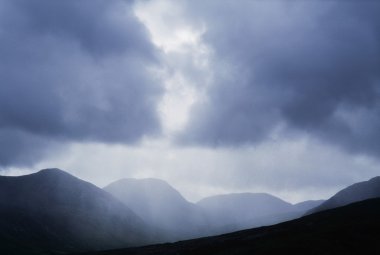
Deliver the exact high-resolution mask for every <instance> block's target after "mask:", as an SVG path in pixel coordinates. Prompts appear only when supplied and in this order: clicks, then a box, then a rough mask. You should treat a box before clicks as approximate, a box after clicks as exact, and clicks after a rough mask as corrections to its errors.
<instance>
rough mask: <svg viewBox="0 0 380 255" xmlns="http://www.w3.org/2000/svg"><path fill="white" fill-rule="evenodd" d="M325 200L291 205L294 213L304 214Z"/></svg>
mask: <svg viewBox="0 0 380 255" xmlns="http://www.w3.org/2000/svg"><path fill="white" fill-rule="evenodd" d="M325 201H326V200H307V201H303V202H300V203H297V204H294V205H293V208H294V210H295V211H301V212H306V211H308V210H310V209H312V208H315V207H317V206H319V205H321V204H322V203H323V202H325Z"/></svg>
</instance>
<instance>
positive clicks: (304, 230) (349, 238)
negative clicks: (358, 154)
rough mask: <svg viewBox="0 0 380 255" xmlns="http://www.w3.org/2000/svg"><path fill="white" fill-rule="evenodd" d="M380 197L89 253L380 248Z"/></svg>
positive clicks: (348, 253) (221, 254) (242, 254)
mask: <svg viewBox="0 0 380 255" xmlns="http://www.w3.org/2000/svg"><path fill="white" fill-rule="evenodd" d="M379 215H380V198H376V199H370V200H365V201H361V202H357V203H354V204H350V205H347V206H344V207H339V208H335V209H332V210H327V211H323V212H319V213H316V214H312V215H308V216H305V217H302V218H300V219H296V220H292V221H288V222H284V223H280V224H277V225H273V226H268V227H261V228H255V229H249V230H243V231H239V232H234V233H230V234H225V235H220V236H213V237H206V238H200V239H194V240H188V241H182V242H177V243H172V244H158V245H151V246H146V247H138V248H129V249H121V250H114V251H103V252H96V253H88V254H87V255H153V254H154V255H161V254H162V255H163V254H165V255H193V254H194V255H206V254H207V255H225V254H239V255H248V254H255V255H264V254H265V255H268V254H292V255H298V254H313V255H325V254H342V255H343V254H344V255H354V254H355V255H356V254H380V246H379V245H378V243H379V240H380V231H379V230H380V217H379Z"/></svg>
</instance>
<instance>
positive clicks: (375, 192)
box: [308, 176, 380, 214]
mask: <svg viewBox="0 0 380 255" xmlns="http://www.w3.org/2000/svg"><path fill="white" fill-rule="evenodd" d="M376 197H380V176H377V177H374V178H372V179H370V180H368V181H364V182H358V183H355V184H353V185H351V186H348V187H347V188H344V189H342V190H341V191H339V192H338V193H336V194H335V195H334V196H332V197H331V198H330V199H328V200H327V201H325V202H324V203H322V204H321V205H319V206H317V207H316V208H313V209H311V210H309V211H308V214H311V213H315V212H319V211H324V210H327V209H331V208H336V207H340V206H344V205H347V204H350V203H354V202H357V201H362V200H366V199H370V198H376Z"/></svg>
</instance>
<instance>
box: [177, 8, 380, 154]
mask: <svg viewBox="0 0 380 255" xmlns="http://www.w3.org/2000/svg"><path fill="white" fill-rule="evenodd" d="M186 8H187V10H188V13H189V17H190V19H191V20H193V21H194V22H197V23H198V24H199V26H201V25H204V26H205V27H206V29H205V33H204V34H203V37H202V39H203V41H204V42H205V43H206V44H207V45H208V46H209V47H210V48H211V49H212V52H213V54H212V55H211V59H210V61H211V64H210V66H211V71H212V73H213V81H212V83H211V85H209V88H208V89H207V95H208V98H207V100H205V101H201V102H199V103H198V104H197V105H195V107H194V109H193V111H192V116H191V118H190V121H189V123H188V126H187V128H186V130H185V132H184V135H183V137H184V138H183V140H185V141H186V142H189V143H195V144H203V145H208V146H210V145H211V146H215V145H216V146H231V145H232V146H240V145H242V144H256V143H259V142H262V141H265V140H268V139H274V138H273V137H276V135H278V134H281V135H285V136H286V135H291V134H294V133H299V134H303V135H311V136H313V137H316V138H318V139H321V141H325V142H328V143H331V144H334V145H338V146H339V147H341V148H344V149H345V150H347V151H351V152H356V153H365V154H370V155H375V156H380V145H379V143H378V141H379V140H380V118H379V116H380V16H379V15H378V14H379V13H380V3H379V2H377V1H239V3H237V2H234V1H207V2H204V1H198V2H197V4H194V2H193V1H191V2H188V3H187V6H186Z"/></svg>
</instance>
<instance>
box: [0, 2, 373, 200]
mask: <svg viewBox="0 0 380 255" xmlns="http://www.w3.org/2000/svg"><path fill="white" fill-rule="evenodd" d="M379 13H380V2H378V1H375V0H374V1H371V0H366V1H355V0H348V1H340V0H339V1H338V0H337V1H333V0H331V1H301V0H299V1H298V0H294V1H276V0H270V1H259V0H257V1H255V0H239V1H232V0H207V1H200V0H176V1H174V0H135V1H132V0H130V1H128V0H81V1H77V0H67V1H58V0H56V1H55V0H54V1H52V0H33V1H30V0H0V56H1V57H0V174H2V175H22V174H28V173H32V172H35V171H38V170H40V169H43V168H52V167H57V168H60V169H63V170H65V171H67V172H69V173H72V174H74V175H75V176H77V177H79V178H82V179H84V180H87V181H90V182H93V183H94V184H96V185H98V186H99V187H103V186H105V185H107V184H109V183H110V182H112V181H115V180H117V179H120V178H124V177H133V178H146V177H155V178H160V179H163V180H166V181H167V182H169V183H170V184H171V185H172V186H173V187H175V188H176V189H178V190H179V191H180V192H181V193H182V194H183V195H184V196H185V198H187V199H188V200H190V201H197V200H199V199H201V198H203V197H206V196H210V195H215V194H221V193H232V192H267V193H271V194H273V195H276V196H278V197H280V198H282V199H285V200H287V201H290V202H299V201H303V200H308V199H320V198H328V197H329V196H331V195H333V194H334V193H336V192H337V191H338V190H340V189H341V188H343V187H345V186H347V185H350V184H352V183H354V182H358V181H363V180H367V179H369V178H371V177H374V176H377V175H380V168H379V163H380V142H379V141H380V16H379V15H378V14H379Z"/></svg>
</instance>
